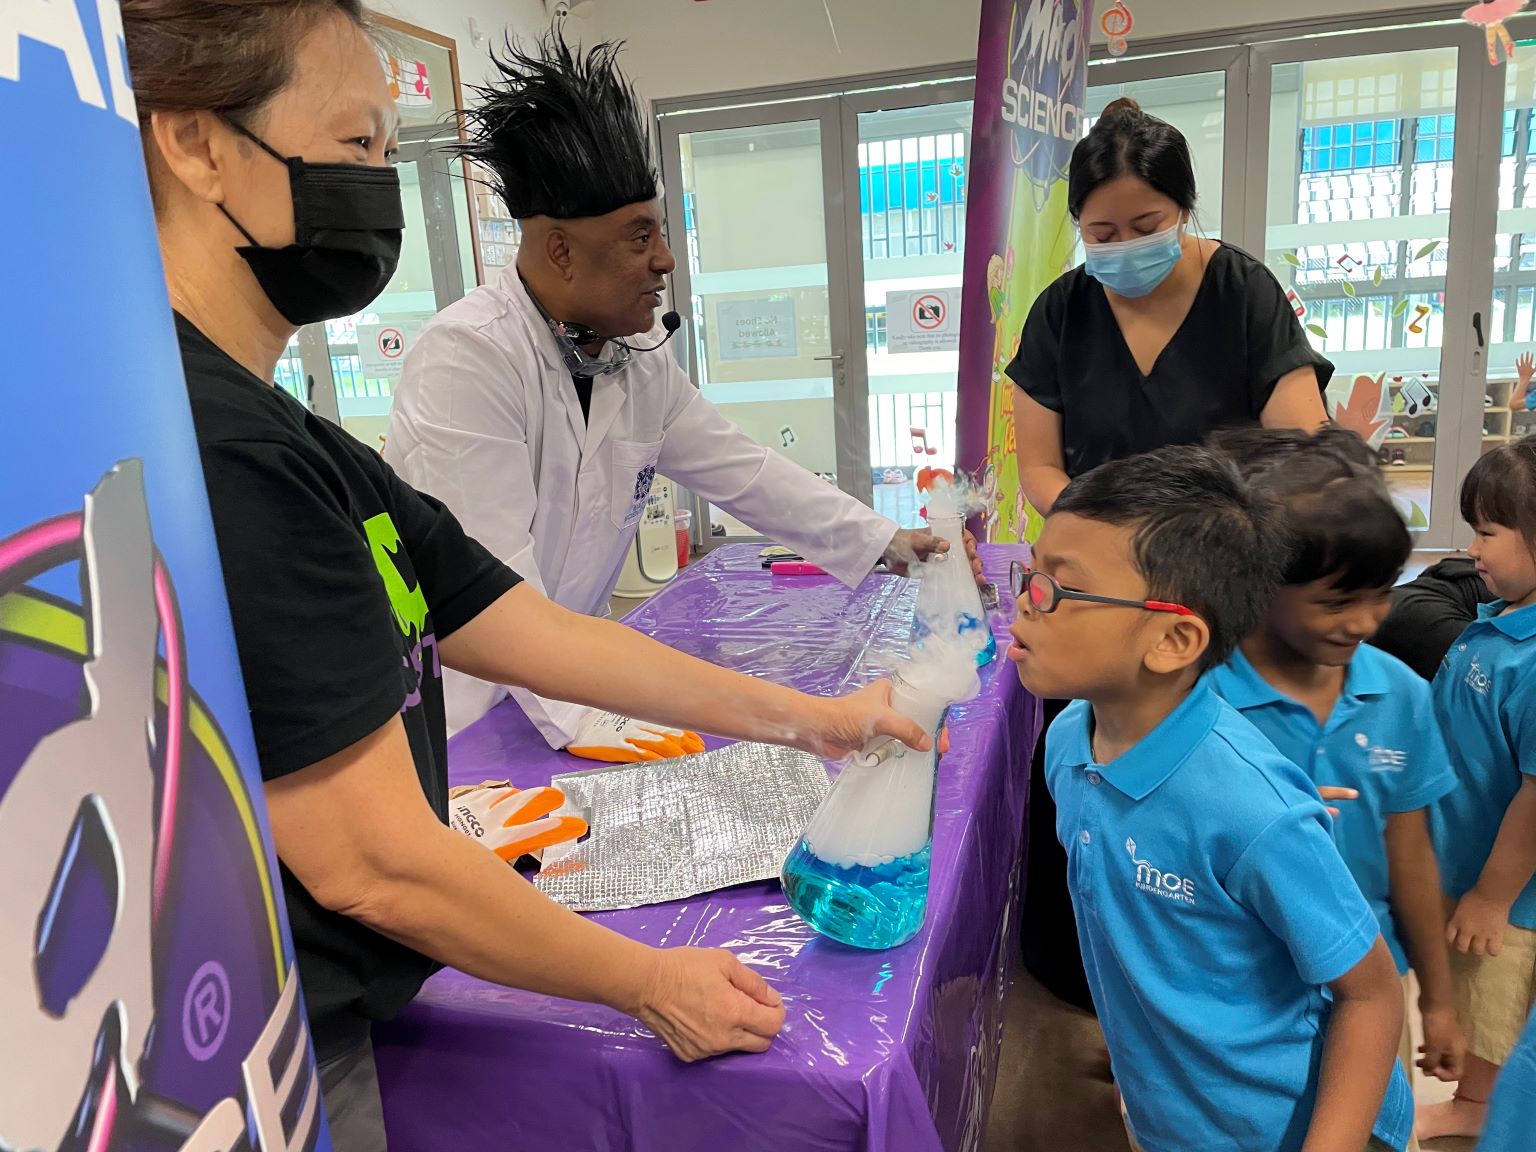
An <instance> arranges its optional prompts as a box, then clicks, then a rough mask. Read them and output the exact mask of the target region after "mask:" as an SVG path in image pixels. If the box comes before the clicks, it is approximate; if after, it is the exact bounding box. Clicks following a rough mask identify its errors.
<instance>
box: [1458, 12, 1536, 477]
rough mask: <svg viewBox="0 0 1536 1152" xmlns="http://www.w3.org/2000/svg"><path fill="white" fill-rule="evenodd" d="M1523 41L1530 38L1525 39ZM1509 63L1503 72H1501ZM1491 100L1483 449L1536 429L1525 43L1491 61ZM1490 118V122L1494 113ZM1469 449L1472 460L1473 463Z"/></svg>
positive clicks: (1532, 103) (1532, 100) (1530, 30)
mask: <svg viewBox="0 0 1536 1152" xmlns="http://www.w3.org/2000/svg"><path fill="white" fill-rule="evenodd" d="M1511 32H1512V34H1513V35H1515V36H1524V37H1530V36H1536V20H1533V19H1529V18H1527V19H1522V20H1520V21H1518V22H1515V21H1512V22H1511ZM1522 43H1525V41H1524V40H1522ZM1500 71H1502V73H1503V76H1502V78H1501V77H1500V76H1499V72H1500ZM1487 89H1488V90H1487V94H1486V95H1487V99H1486V100H1485V103H1496V104H1497V108H1496V109H1494V110H1492V111H1493V116H1494V117H1496V118H1497V119H1496V132H1497V136H1496V137H1494V135H1493V131H1491V130H1489V131H1487V135H1485V137H1484V142H1483V152H1484V153H1488V154H1492V153H1494V152H1497V154H1498V168H1497V173H1496V175H1495V174H1494V173H1492V172H1489V173H1486V175H1488V177H1489V179H1490V183H1493V184H1494V187H1493V188H1492V189H1490V192H1491V193H1492V195H1491V196H1490V197H1489V199H1490V200H1494V201H1495V203H1494V204H1493V205H1489V207H1490V208H1492V209H1493V210H1495V211H1496V212H1497V218H1496V219H1497V223H1496V225H1495V227H1494V236H1493V251H1492V257H1493V259H1492V267H1491V278H1490V283H1489V285H1488V296H1489V303H1490V308H1489V312H1488V348H1487V381H1486V386H1485V392H1484V400H1483V403H1484V406H1485V407H1484V414H1483V420H1484V424H1483V429H1482V439H1481V441H1479V443H1478V446H1477V449H1476V451H1477V453H1478V454H1481V453H1482V452H1485V451H1487V450H1488V449H1490V448H1495V447H1498V446H1499V445H1501V444H1507V443H1509V442H1510V441H1511V440H1516V439H1519V438H1520V437H1522V436H1527V435H1530V434H1531V433H1536V383H1533V382H1532V381H1531V380H1530V378H1529V373H1530V372H1531V370H1532V366H1530V365H1528V366H1527V367H1526V375H1522V373H1521V371H1520V367H1521V366H1520V360H1521V358H1522V357H1525V356H1531V355H1536V61H1533V60H1532V58H1531V57H1530V56H1529V55H1528V54H1527V52H1526V51H1524V50H1522V51H1520V52H1517V53H1516V54H1515V56H1514V58H1513V59H1511V60H1510V61H1509V62H1508V63H1507V64H1505V65H1503V67H1502V69H1490V70H1489V80H1488V85H1487ZM1490 119H1492V117H1489V118H1486V119H1485V122H1484V127H1485V130H1488V129H1490V127H1491V126H1490V124H1489V122H1488V121H1489V120H1490ZM1471 463H1472V458H1471V457H1468V459H1467V460H1466V463H1465V466H1464V467H1470V466H1471Z"/></svg>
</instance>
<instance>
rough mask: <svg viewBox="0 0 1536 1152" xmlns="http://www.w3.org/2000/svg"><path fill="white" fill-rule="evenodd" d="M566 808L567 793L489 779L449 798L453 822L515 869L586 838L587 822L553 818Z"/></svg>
mask: <svg viewBox="0 0 1536 1152" xmlns="http://www.w3.org/2000/svg"><path fill="white" fill-rule="evenodd" d="M564 803H565V794H564V793H562V792H560V791H557V790H556V789H554V788H513V787H512V786H511V785H510V784H508V783H507V782H506V781H505V780H487V781H486V782H485V783H484V784H474V785H471V786H469V787H467V788H455V789H453V791H451V792H450V793H449V794H448V823H449V824H450V825H451V826H452V827H454V828H456V829H458V830H459V831H460V832H462V833H464V835H466V836H468V837H469V838H470V839H471V840H478V841H480V843H482V844H484V845H485V846H486V847H487V848H489V849H490V850H491V851H492V852H494V853H496V855H498V856H500V857H501V858H502V859H503V860H505V861H507V863H509V864H510V863H511V862H512V861H514V860H516V859H517V858H518V857H519V856H528V855H531V854H532V853H534V852H538V851H540V850H541V849H544V848H548V847H549V846H550V845H552V844H560V843H563V842H564V841H566V840H579V839H581V838H582V837H583V836H585V835H586V834H587V822H586V821H585V820H583V819H581V818H580V817H579V816H551V815H550V813H551V812H553V811H554V810H555V809H557V808H559V807H560V805H562V804H564Z"/></svg>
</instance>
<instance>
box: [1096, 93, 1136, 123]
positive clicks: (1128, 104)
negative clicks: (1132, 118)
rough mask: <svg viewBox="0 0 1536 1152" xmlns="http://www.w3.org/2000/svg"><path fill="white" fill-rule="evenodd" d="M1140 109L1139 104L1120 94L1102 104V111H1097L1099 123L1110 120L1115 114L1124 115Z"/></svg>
mask: <svg viewBox="0 0 1536 1152" xmlns="http://www.w3.org/2000/svg"><path fill="white" fill-rule="evenodd" d="M1140 111H1141V105H1140V104H1138V103H1136V101H1134V100H1132V99H1131V98H1130V97H1129V96H1120V97H1118V98H1116V99H1114V100H1111V101H1110V102H1109V103H1108V104H1106V105H1105V106H1104V111H1102V112H1100V113H1099V123H1100V124H1102V123H1104V122H1105V121H1106V120H1112V119H1114V118H1115V117H1116V116H1124V115H1127V114H1128V113H1131V112H1140Z"/></svg>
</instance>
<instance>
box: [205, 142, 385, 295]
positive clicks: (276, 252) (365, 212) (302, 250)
mask: <svg viewBox="0 0 1536 1152" xmlns="http://www.w3.org/2000/svg"><path fill="white" fill-rule="evenodd" d="M230 127H232V128H233V129H234V130H235V131H236V132H239V133H240V134H241V135H243V136H246V137H249V138H250V139H251V140H252V141H253V142H254V143H255V144H256V145H257V146H258V147H259V148H261V150H262V151H263V152H265V153H267V155H269V156H271V157H272V158H273V159H274V160H278V161H280V162H281V163H283V164H286V165H287V166H288V188H289V191H290V192H291V193H292V195H293V234H294V242H293V243H292V244H290V245H288V246H287V247H286V248H267V247H263V246H262V245H261V244H258V243H257V242H256V237H254V236H252V235H251V234H250V233H249V232H247V231H246V230H245V228H244V226H243V225H242V224H241V223H240V221H238V220H236V219H235V218H234V217H233V216H230V214H229V209H228V208H225V207H224V205H222V204H220V205H219V210H220V211H222V212H223V213H224V215H225V216H228V217H229V222H230V223H231V224H233V225H234V226H235V227H236V228H239V229H240V235H242V236H244V237H245V238H246V240H247V241H249V242H250V246H249V247H244V248H236V249H235V251H236V252H238V253H239V254H240V256H241V258H242V259H243V260H244V261H245V262H246V263H247V264H249V265H250V266H251V271H252V272H253V273H254V274H255V276H256V282H257V283H258V284H260V285H261V290H262V291H263V292H265V293H266V294H267V299H268V300H270V301H272V307H274V308H276V309H277V310H278V311H279V312H281V313H282V315H283V317H284V319H286V320H287V321H288V322H289V323H290V324H300V325H303V324H313V323H315V322H316V321H319V320H331V319H334V318H335V317H337V316H350V315H352V313H354V312H359V311H361V310H362V309H364V308H366V307H367V306H368V305H369V304H371V303H373V301H374V299H375V298H376V297H377V296H378V295H379V293H380V292H382V291H384V286H385V285H386V284H388V283H389V278H390V277H391V276H393V275H394V274H395V266H396V265H397V264H399V263H400V241H401V235H402V233H403V232H404V231H405V210H404V209H403V208H402V207H401V205H400V174H399V173H398V172H396V171H395V170H394V169H393V168H373V167H370V166H368V165H365V164H306V163H305V162H304V161H303V160H301V159H299V158H298V157H297V156H284V155H282V154H281V153H278V152H276V151H274V150H273V149H272V148H270V147H269V146H268V145H267V143H266V142H265V141H264V140H261V139H260V138H258V137H257V136H256V135H255V134H254V133H252V132H251V131H250V130H249V129H247V128H243V127H241V126H240V125H239V124H234V123H231V124H230Z"/></svg>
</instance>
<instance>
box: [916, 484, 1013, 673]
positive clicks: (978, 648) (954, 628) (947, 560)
mask: <svg viewBox="0 0 1536 1152" xmlns="http://www.w3.org/2000/svg"><path fill="white" fill-rule="evenodd" d="M927 516H928V527H929V528H930V529H931V530H932V531H933V534H934V535H935V536H942V537H943V538H944V539H945V540H948V541H949V551H948V552H947V553H945V554H944V555H943V556H942V557H936V558H935V559H933V560H931V561H929V562H928V563H926V564H923V565H921V566H920V574H921V575H920V579H921V585H920V587H919V588H918V592H917V612H916V615H915V616H914V617H913V619H912V642H913V643H914V644H921V643H923V642H924V641H925V640H926V639H927V638H928V635H929V633H930V632H932V633H936V634H938V635H939V636H940V637H942V638H943V639H945V640H949V639H955V640H958V642H959V643H960V644H962V645H964V646H966V647H968V648H969V649H970V650H971V651H972V652H973V653H975V660H976V664H977V666H978V667H981V666H984V665H986V664H988V663H989V662H990V661H991V660H992V659H993V658H995V657H996V656H997V640H996V639H994V638H993V636H992V625H991V623H990V622H989V621H988V620H987V610H986V609H985V608H984V607H983V606H982V603H981V589H979V588H977V587H976V580H975V578H974V577H973V576H972V575H971V566H970V564H969V563H967V562H966V557H965V516H964V513H963V511H962V509H961V508H960V506H959V502H958V500H957V499H956V493H955V490H954V488H953V487H952V486H951V485H950V483H949V481H948V480H947V479H945V478H943V477H940V478H939V479H937V480H935V481H934V483H933V487H932V488H931V489H930V490H929V492H928V506H927Z"/></svg>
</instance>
